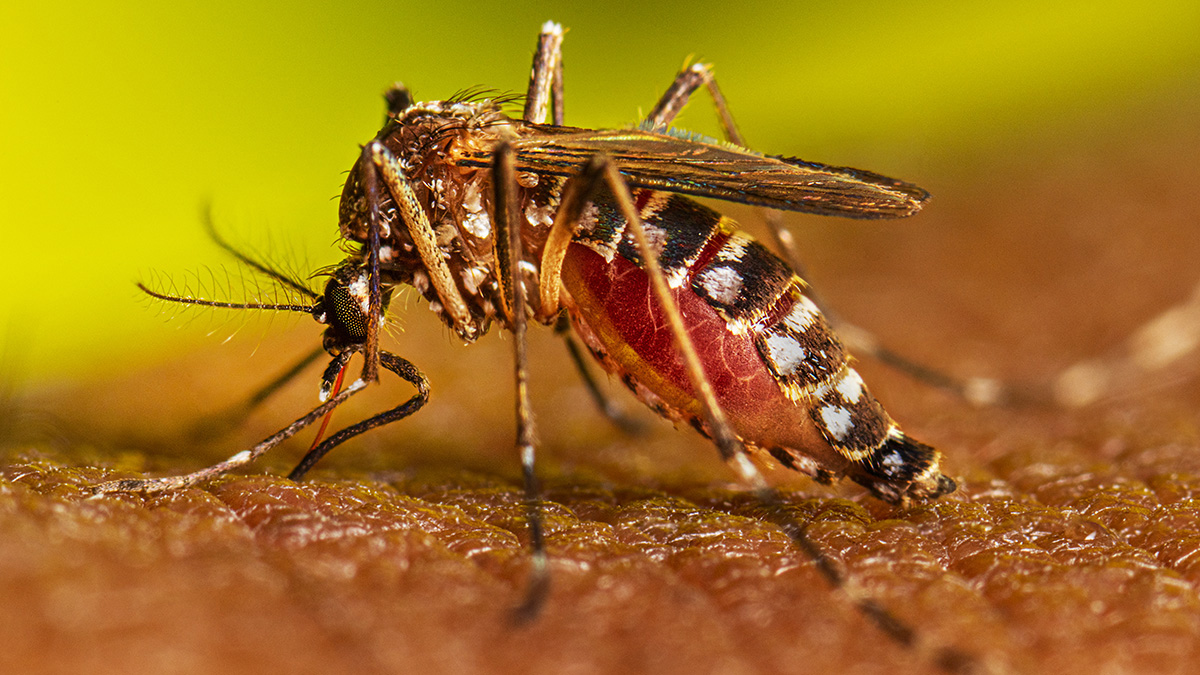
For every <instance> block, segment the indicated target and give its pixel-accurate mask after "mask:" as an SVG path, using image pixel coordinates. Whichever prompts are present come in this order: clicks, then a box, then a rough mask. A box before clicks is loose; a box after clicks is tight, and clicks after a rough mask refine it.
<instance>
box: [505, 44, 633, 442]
mask: <svg viewBox="0 0 1200 675" xmlns="http://www.w3.org/2000/svg"><path fill="white" fill-rule="evenodd" d="M562 40H563V29H562V26H561V25H559V24H557V23H554V22H547V23H546V24H544V25H543V26H542V32H541V34H540V35H538V45H537V51H536V52H535V53H534V57H533V67H532V70H531V71H530V75H529V89H528V91H527V93H526V96H525V112H524V115H523V116H522V118H523V119H524V121H526V122H531V123H534V124H544V123H545V122H546V110H547V106H548V104H549V107H550V109H552V110H553V111H554V124H556V125H559V126H561V125H562V124H563V119H564V113H563V60H562ZM506 290H507V289H506ZM556 303H557V299H556ZM554 331H555V333H557V334H558V335H559V336H561V337H562V339H563V342H564V343H565V344H566V347H567V353H568V354H570V355H571V361H572V362H573V363H574V364H575V370H576V372H578V373H579V377H580V379H582V380H583V384H584V386H585V387H587V390H588V394H589V395H591V397H592V401H593V402H594V403H595V404H596V407H597V408H599V409H600V413H601V414H602V415H604V417H605V418H607V419H608V420H609V421H610V422H612V423H613V425H615V426H616V427H617V428H618V429H620V430H621V431H622V432H624V433H626V434H637V433H640V432H641V430H642V426H641V424H639V423H638V422H637V420H635V419H633V418H631V417H629V416H628V415H626V414H625V413H623V412H622V411H621V409H620V408H619V407H618V406H617V405H616V404H615V403H613V401H612V400H611V399H610V398H609V397H608V396H606V395H605V394H604V392H603V391H602V390H601V389H600V387H599V386H598V385H597V384H596V380H595V378H593V377H592V375H591V373H590V372H589V371H588V369H587V366H586V365H585V364H584V359H583V355H582V353H581V352H580V349H579V344H578V343H577V342H576V341H575V339H574V338H572V337H571V329H570V324H569V323H568V322H565V321H561V320H560V321H558V322H557V323H556V324H555V328H554Z"/></svg>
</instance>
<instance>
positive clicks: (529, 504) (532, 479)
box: [492, 31, 561, 624]
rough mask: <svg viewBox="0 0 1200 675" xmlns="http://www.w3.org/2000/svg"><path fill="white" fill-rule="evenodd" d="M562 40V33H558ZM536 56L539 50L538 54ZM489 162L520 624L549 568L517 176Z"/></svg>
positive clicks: (544, 590)
mask: <svg viewBox="0 0 1200 675" xmlns="http://www.w3.org/2000/svg"><path fill="white" fill-rule="evenodd" d="M559 37H560V38H561V31H560V33H559ZM539 52H540V50H539ZM493 156H494V159H493V161H492V184H493V186H494V188H495V215H494V216H493V218H492V222H494V223H495V224H496V239H497V240H498V241H499V240H504V241H506V242H507V243H508V245H507V246H506V247H505V248H504V251H505V253H506V254H507V256H506V257H504V258H500V259H498V260H497V261H496V264H497V265H498V266H500V267H501V268H502V269H503V268H507V269H508V271H509V278H510V279H512V280H513V281H514V283H513V289H512V291H513V292H512V295H511V296H510V297H509V300H510V306H511V307H512V332H513V374H514V376H515V377H514V379H515V380H516V387H517V392H516V393H517V396H516V402H517V411H516V412H517V451H518V453H519V454H520V456H521V474H522V476H523V478H524V483H525V508H526V512H527V518H528V520H529V545H530V549H531V555H530V569H529V586H528V587H527V588H526V590H525V597H524V598H523V599H522V601H521V604H520V605H518V606H517V607H516V609H515V612H514V618H515V620H516V622H517V623H518V624H522V623H527V622H528V621H531V620H532V619H534V618H536V617H537V615H538V614H539V613H540V612H541V609H542V606H543V605H544V604H545V602H546V597H547V596H548V595H549V592H550V568H549V565H548V560H547V556H546V541H545V536H544V534H543V523H542V495H541V486H540V485H539V484H538V480H537V474H536V473H535V466H534V459H535V455H536V449H537V428H536V426H535V424H534V417H533V408H532V406H531V405H530V403H529V353H528V341H527V338H526V329H527V328H528V323H529V318H528V316H527V315H526V312H525V288H524V286H523V284H522V283H521V281H520V279H521V277H520V272H519V267H518V265H519V264H520V261H521V257H522V243H521V230H520V228H519V227H517V225H516V222H517V217H516V212H517V176H516V169H515V167H514V159H513V151H512V146H511V145H509V144H508V143H507V142H501V143H500V144H499V145H497V146H496V148H495V151H494V155H493Z"/></svg>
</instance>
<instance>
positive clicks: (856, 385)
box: [837, 368, 863, 403]
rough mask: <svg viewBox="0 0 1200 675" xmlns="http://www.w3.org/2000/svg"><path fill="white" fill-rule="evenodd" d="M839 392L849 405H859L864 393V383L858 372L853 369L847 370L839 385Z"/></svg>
mask: <svg viewBox="0 0 1200 675" xmlns="http://www.w3.org/2000/svg"><path fill="white" fill-rule="evenodd" d="M837 391H838V393H839V394H841V395H842V398H843V399H845V400H846V401H847V402H848V403H858V399H859V398H861V397H862V393H863V381H862V377H861V376H859V374H858V371H856V370H854V369H853V368H850V369H849V370H847V371H846V375H845V377H843V378H842V381H841V382H838V383H837Z"/></svg>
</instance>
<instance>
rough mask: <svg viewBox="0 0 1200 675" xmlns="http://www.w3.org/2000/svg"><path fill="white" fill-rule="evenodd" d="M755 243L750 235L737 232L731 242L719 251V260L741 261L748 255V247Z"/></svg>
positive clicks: (730, 239) (726, 243)
mask: <svg viewBox="0 0 1200 675" xmlns="http://www.w3.org/2000/svg"><path fill="white" fill-rule="evenodd" d="M752 243H754V240H753V239H751V238H750V235H748V234H746V233H744V232H735V233H734V235H733V236H732V237H730V238H729V241H727V242H725V245H724V246H722V247H721V250H720V251H717V260H741V259H742V256H743V255H745V254H746V247H747V246H749V245H750V244H752Z"/></svg>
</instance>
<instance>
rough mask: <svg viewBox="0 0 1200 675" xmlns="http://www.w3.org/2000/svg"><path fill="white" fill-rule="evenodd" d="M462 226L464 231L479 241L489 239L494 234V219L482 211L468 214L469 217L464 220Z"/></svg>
mask: <svg viewBox="0 0 1200 675" xmlns="http://www.w3.org/2000/svg"><path fill="white" fill-rule="evenodd" d="M462 226H463V229H464V230H466V231H467V232H470V233H471V234H472V235H473V236H475V237H476V238H479V239H487V238H488V237H489V236H491V234H492V219H491V218H488V214H486V213H483V212H482V211H481V212H479V213H468V214H467V217H466V218H463V223H462Z"/></svg>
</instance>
